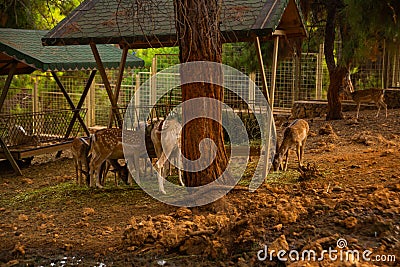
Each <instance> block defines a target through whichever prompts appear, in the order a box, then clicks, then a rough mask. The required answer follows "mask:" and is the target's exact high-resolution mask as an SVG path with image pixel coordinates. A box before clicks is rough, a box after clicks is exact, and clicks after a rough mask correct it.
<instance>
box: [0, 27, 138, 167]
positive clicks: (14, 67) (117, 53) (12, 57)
mask: <svg viewBox="0 0 400 267" xmlns="http://www.w3.org/2000/svg"><path fill="white" fill-rule="evenodd" d="M46 33H47V31H36V30H19V29H5V28H2V29H0V75H7V78H6V81H5V83H4V87H3V88H1V89H2V91H1V95H0V111H1V109H2V107H3V104H4V102H5V99H6V96H7V93H8V91H9V88H10V85H11V82H12V79H13V77H14V75H16V74H30V73H32V72H33V71H35V70H39V71H43V72H46V71H49V72H51V74H52V76H53V78H54V80H55V81H56V83H57V85H58V87H59V88H60V90H61V92H62V93H63V95H64V97H65V99H66V100H67V102H68V104H69V106H70V110H68V111H50V113H53V115H54V114H59V115H58V117H59V119H60V120H65V119H66V118H67V117H68V118H70V121H65V122H64V124H61V123H57V121H55V122H54V123H53V124H55V125H54V126H53V127H58V126H59V127H58V130H57V134H55V133H54V131H53V132H52V134H51V135H52V137H54V136H55V135H57V138H58V139H57V140H56V141H57V142H52V144H51V145H38V144H36V145H35V146H33V147H32V146H29V147H26V146H25V147H24V148H20V147H18V146H17V145H16V144H10V145H8V146H7V142H5V140H4V139H6V138H8V140H11V139H16V137H15V136H14V137H13V136H12V135H13V134H14V133H12V132H10V127H12V126H13V125H11V124H16V125H18V124H21V121H22V120H24V121H27V123H28V124H29V127H30V128H32V129H31V130H32V132H35V129H34V127H37V126H38V125H40V123H39V121H38V120H39V119H40V118H45V117H49V115H45V114H38V113H35V112H34V113H30V114H14V115H9V114H0V145H1V148H2V150H1V151H0V157H2V158H7V159H8V160H9V161H10V162H11V163H12V165H13V167H14V169H15V171H16V172H17V173H19V174H21V171H20V169H19V168H18V165H17V164H16V163H15V159H17V160H19V159H23V158H28V157H32V156H34V155H38V154H42V153H48V152H51V151H59V150H61V149H63V148H65V147H66V146H68V145H69V141H70V139H71V138H70V137H71V133H72V130H73V127H74V125H75V122H76V121H78V123H79V124H80V126H81V127H82V129H83V130H84V131H85V132H86V134H87V135H89V131H88V129H87V127H86V125H85V123H84V121H83V118H82V113H81V110H82V109H81V108H82V106H83V103H84V100H85V98H86V95H87V93H88V91H89V88H90V85H91V84H92V81H93V79H94V76H95V74H96V71H97V63H96V61H95V59H94V57H93V55H92V53H91V50H90V48H89V47H88V46H81V45H80V46H70V47H45V46H43V45H42V42H41V38H42V37H43V36H44V35H45V34H46ZM98 51H99V55H101V57H102V58H103V62H104V66H103V67H104V68H110V69H111V68H115V69H116V68H119V67H120V62H121V56H122V53H121V50H120V49H118V48H116V47H115V46H113V45H110V44H108V45H99V48H98ZM123 60H124V61H125V63H124V65H125V66H128V67H131V68H135V67H142V66H143V65H144V62H143V60H141V59H139V58H137V57H135V56H133V55H125V56H124V58H123ZM71 70H90V71H91V73H90V76H89V78H88V80H87V83H86V86H85V88H84V90H83V93H82V95H81V98H80V100H79V102H78V104H77V105H76V106H75V104H74V103H73V101H72V100H71V98H70V96H69V95H68V93H67V91H66V89H65V88H64V85H63V84H62V83H61V81H60V79H59V77H58V76H57V72H59V71H71ZM53 117H54V116H53ZM18 126H21V125H18ZM42 126H43V125H42ZM46 126H47V125H46ZM36 132H37V129H36ZM47 135H49V134H47ZM60 135H62V136H60ZM52 140H55V139H54V138H53V139H52ZM14 141H15V140H14ZM14 145H15V148H12V149H9V147H10V146H13V147H14Z"/></svg>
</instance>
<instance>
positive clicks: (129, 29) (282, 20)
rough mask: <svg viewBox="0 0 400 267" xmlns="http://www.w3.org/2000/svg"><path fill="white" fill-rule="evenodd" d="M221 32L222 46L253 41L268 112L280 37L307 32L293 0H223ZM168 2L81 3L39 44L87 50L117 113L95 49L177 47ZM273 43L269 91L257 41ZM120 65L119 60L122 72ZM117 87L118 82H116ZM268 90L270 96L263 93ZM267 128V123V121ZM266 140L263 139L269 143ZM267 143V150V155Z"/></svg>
mask: <svg viewBox="0 0 400 267" xmlns="http://www.w3.org/2000/svg"><path fill="white" fill-rule="evenodd" d="M222 5H223V6H222V8H221V22H222V23H221V25H220V29H221V33H222V36H223V41H224V42H225V43H232V42H254V43H255V46H256V49H257V52H258V53H257V54H258V62H259V65H260V69H261V73H262V83H263V94H264V96H265V97H266V99H267V100H268V101H269V103H270V106H271V109H273V103H274V99H273V96H274V92H275V80H276V69H277V59H278V45H279V38H280V37H281V36H284V37H285V38H288V39H289V38H303V37H305V36H306V34H307V33H306V29H305V25H304V22H303V18H302V14H301V11H300V8H299V5H298V1H297V0H224V1H222ZM174 14H175V11H174V4H173V0H152V1H131V0H119V1H111V2H110V1H108V0H86V1H84V2H83V3H82V4H81V5H80V6H79V7H78V8H76V9H75V10H74V11H72V12H71V14H70V15H69V16H68V17H66V18H65V19H64V20H63V21H61V22H60V23H59V24H58V25H57V26H56V27H55V28H54V29H52V30H51V31H50V32H49V33H48V34H46V35H45V36H44V38H43V39H42V41H43V44H44V45H48V46H59V45H90V47H91V49H92V52H93V55H94V56H95V58H96V62H97V65H98V69H99V71H100V74H101V76H102V79H103V82H104V84H105V86H106V89H107V92H108V95H109V98H110V102H111V106H112V108H113V111H114V112H116V114H115V115H116V117H117V118H118V117H120V115H119V114H118V107H117V99H118V94H119V87H120V85H119V84H117V88H116V90H115V91H114V92H112V91H111V87H110V85H109V82H108V80H107V76H106V74H105V71H104V68H103V61H102V59H101V56H100V55H99V53H98V49H97V45H98V44H119V46H120V47H121V48H123V58H124V57H125V56H126V54H127V52H128V49H134V48H152V47H166V46H177V44H178V40H177V33H176V29H175V16H174ZM267 39H274V56H273V66H272V83H271V86H270V88H269V90H268V86H267V79H266V75H265V70H264V63H263V57H262V54H261V46H260V41H264V40H267ZM124 64H125V62H124V60H123V61H121V68H120V70H121V69H123V66H124ZM119 82H120V81H119ZM268 91H269V92H268ZM269 124H270V129H271V124H272V118H271V120H270V123H269ZM268 138H269V137H267V139H268ZM268 146H269V142H267V148H266V151H269V147H268Z"/></svg>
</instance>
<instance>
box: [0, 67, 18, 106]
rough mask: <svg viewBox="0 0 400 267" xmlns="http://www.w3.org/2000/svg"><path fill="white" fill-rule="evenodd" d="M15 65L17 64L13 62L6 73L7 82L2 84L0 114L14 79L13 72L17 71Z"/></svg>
mask: <svg viewBox="0 0 400 267" xmlns="http://www.w3.org/2000/svg"><path fill="white" fill-rule="evenodd" d="M17 65H18V62H17V61H13V63H12V66H11V68H10V71H9V72H8V76H7V80H6V82H5V83H4V87H3V90H2V92H1V96H0V112H1V109H2V108H3V105H4V101H5V100H6V97H7V93H8V89H10V85H11V81H12V79H13V77H14V74H15V71H16V70H17Z"/></svg>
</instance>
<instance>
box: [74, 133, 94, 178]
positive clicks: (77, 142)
mask: <svg viewBox="0 0 400 267" xmlns="http://www.w3.org/2000/svg"><path fill="white" fill-rule="evenodd" d="M89 149H90V144H89V143H88V142H87V141H86V140H85V138H83V137H76V138H75V139H74V140H73V141H72V144H71V152H72V156H73V158H74V165H75V173H76V181H77V183H78V184H79V185H83V180H82V174H85V176H86V181H88V178H89V160H90V159H89ZM83 166H85V169H86V171H84V170H83V168H82V167H83Z"/></svg>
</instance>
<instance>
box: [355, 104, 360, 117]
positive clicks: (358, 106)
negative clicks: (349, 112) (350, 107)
mask: <svg viewBox="0 0 400 267" xmlns="http://www.w3.org/2000/svg"><path fill="white" fill-rule="evenodd" d="M360 106H361V102H358V103H357V115H356V118H357V119H358V114H359V113H360Z"/></svg>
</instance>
